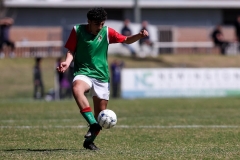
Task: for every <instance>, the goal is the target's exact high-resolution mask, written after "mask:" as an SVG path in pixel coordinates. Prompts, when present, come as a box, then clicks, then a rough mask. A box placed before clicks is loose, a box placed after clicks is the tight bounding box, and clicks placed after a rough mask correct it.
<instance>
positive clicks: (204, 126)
mask: <svg viewBox="0 0 240 160" xmlns="http://www.w3.org/2000/svg"><path fill="white" fill-rule="evenodd" d="M35 128H45V129H48V128H87V126H86V125H79V126H59V125H58V126H0V129H35ZM114 128H129V129H132V128H153V129H154V128H156V129H177V128H182V129H185V128H189V129H191V128H240V126H231V125H229V126H228V125H176V126H129V125H116V126H115V127H114Z"/></svg>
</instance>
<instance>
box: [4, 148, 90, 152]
mask: <svg viewBox="0 0 240 160" xmlns="http://www.w3.org/2000/svg"><path fill="white" fill-rule="evenodd" d="M84 150H86V149H84V148H81V149H62V148H58V149H20V148H18V149H5V150H2V151H5V152H14V151H26V152H58V151H74V152H79V151H84Z"/></svg>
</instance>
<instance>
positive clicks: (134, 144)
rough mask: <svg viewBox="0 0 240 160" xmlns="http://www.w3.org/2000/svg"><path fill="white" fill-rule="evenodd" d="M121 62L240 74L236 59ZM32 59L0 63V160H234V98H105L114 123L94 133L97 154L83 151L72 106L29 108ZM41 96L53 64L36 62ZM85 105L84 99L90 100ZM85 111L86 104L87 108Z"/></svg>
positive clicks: (81, 126)
mask: <svg viewBox="0 0 240 160" xmlns="http://www.w3.org/2000/svg"><path fill="white" fill-rule="evenodd" d="M113 59H121V60H123V61H124V62H125V67H126V68H137V67H141V68H149V67H151V68H161V67H240V63H239V61H240V56H221V55H206V54H198V55H195V54H192V55H160V56H159V57H157V58H145V59H134V60H133V59H131V58H130V57H123V56H119V55H117V56H109V62H111V61H113ZM33 65H34V59H31V58H29V59H27V58H26V59H24V58H20V59H0V70H1V76H0V91H1V92H0V160H1V159H4V160H5V159H6V160H10V159H14V160H16V159H22V160H26V159H51V160H52V159H54V160H55V159H56V160H60V159H71V160H72V159H84V160H85V159H91V160H99V159H106V160H113V159H114V160H134V159H136V160H139V159H143V160H148V159H149V160H153V159H156V160H160V159H163V160H166V159H171V160H173V159H176V160H179V159H184V160H185V159H187V160H188V159H211V160H212V159H224V160H225V159H234V160H235V159H239V157H240V145H239V144H240V139H239V137H240V125H239V124H240V116H239V113H240V107H239V106H240V99H239V98H238V97H232V98H182V99H181V98H166V99H164V98H161V99H156V98H155V99H133V100H123V99H111V100H110V101H109V105H108V106H109V107H108V108H109V109H112V110H114V111H115V112H116V114H117V116H118V123H117V125H116V127H114V128H112V129H110V130H103V131H101V133H100V135H99V136H98V137H97V139H96V145H97V146H98V147H100V148H101V150H100V151H98V152H92V151H89V150H85V149H83V147H82V142H83V140H84V139H83V135H84V134H85V133H86V131H87V130H88V128H87V124H86V122H85V120H84V119H83V117H82V116H81V115H80V113H79V110H78V108H77V106H76V103H75V102H74V100H73V99H71V100H64V101H52V102H46V101H34V100H33V99H32V92H33V83H32V69H33ZM42 69H43V81H44V84H45V90H46V91H48V90H49V89H50V88H53V87H54V74H55V59H54V58H46V59H44V60H43V61H42ZM90 102H91V100H90ZM91 105H92V103H91Z"/></svg>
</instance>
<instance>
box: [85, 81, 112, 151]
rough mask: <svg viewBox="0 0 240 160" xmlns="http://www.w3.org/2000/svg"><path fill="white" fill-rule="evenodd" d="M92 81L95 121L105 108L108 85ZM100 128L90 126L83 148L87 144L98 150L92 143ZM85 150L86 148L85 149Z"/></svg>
mask: <svg viewBox="0 0 240 160" xmlns="http://www.w3.org/2000/svg"><path fill="white" fill-rule="evenodd" d="M92 81H93V104H94V116H95V119H97V116H98V114H99V113H100V112H101V111H102V110H104V109H106V108H107V104H108V100H109V83H104V82H100V81H98V80H96V79H92ZM101 129H102V128H101V127H100V126H99V125H98V124H97V125H96V126H90V129H89V131H88V133H87V134H86V135H85V138H86V140H85V141H84V147H85V146H87V144H91V145H93V146H94V148H95V149H98V148H97V147H96V146H95V145H94V143H93V141H94V140H95V138H96V137H97V135H98V134H99V132H100V130H101ZM85 148H86V147H85Z"/></svg>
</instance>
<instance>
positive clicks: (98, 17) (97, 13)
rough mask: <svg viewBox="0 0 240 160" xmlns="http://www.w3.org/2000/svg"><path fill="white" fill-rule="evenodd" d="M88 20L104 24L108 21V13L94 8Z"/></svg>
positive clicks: (90, 11) (88, 15) (89, 13)
mask: <svg viewBox="0 0 240 160" xmlns="http://www.w3.org/2000/svg"><path fill="white" fill-rule="evenodd" d="M87 18H88V20H90V21H97V22H102V21H105V20H106V19H107V12H106V11H105V10H104V9H103V8H93V9H91V10H89V11H88V13H87Z"/></svg>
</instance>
